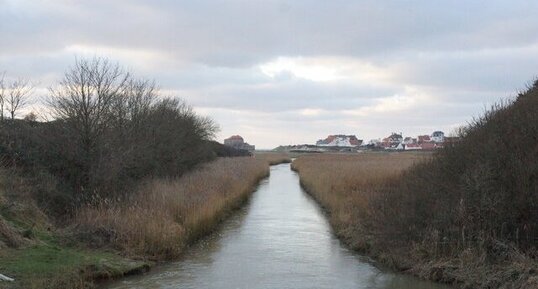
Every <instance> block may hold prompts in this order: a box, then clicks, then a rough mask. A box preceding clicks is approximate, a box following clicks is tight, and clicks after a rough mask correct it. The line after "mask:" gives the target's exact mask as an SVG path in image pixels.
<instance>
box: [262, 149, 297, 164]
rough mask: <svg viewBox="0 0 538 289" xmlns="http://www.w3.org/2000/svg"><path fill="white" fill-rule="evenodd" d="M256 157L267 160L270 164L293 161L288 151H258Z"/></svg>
mask: <svg viewBox="0 0 538 289" xmlns="http://www.w3.org/2000/svg"><path fill="white" fill-rule="evenodd" d="M254 157H255V158H256V159H258V160H263V161H265V162H267V163H268V164H269V165H270V166H272V165H278V164H283V163H291V158H290V156H289V155H288V154H286V153H277V152H256V153H255V154H254Z"/></svg>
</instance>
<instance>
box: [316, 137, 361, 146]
mask: <svg viewBox="0 0 538 289" xmlns="http://www.w3.org/2000/svg"><path fill="white" fill-rule="evenodd" d="M361 144H362V140H360V139H358V138H357V137H356V136H354V135H343V134H338V135H330V136H328V137H327V138H326V139H320V140H318V141H317V142H316V146H323V147H350V148H352V147H358V146H360V145H361Z"/></svg>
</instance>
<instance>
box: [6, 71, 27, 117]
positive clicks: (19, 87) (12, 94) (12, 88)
mask: <svg viewBox="0 0 538 289" xmlns="http://www.w3.org/2000/svg"><path fill="white" fill-rule="evenodd" d="M33 89H34V87H33V85H32V84H31V83H30V81H29V80H27V79H24V78H19V79H17V80H15V81H13V82H12V83H11V84H9V86H8V88H7V93H6V97H5V99H4V102H5V105H6V109H7V111H8V112H9V115H10V116H11V119H12V120H13V119H15V115H16V114H17V111H19V110H20V109H21V108H23V107H24V106H26V105H27V104H28V97H29V96H30V93H31V92H32V90H33Z"/></svg>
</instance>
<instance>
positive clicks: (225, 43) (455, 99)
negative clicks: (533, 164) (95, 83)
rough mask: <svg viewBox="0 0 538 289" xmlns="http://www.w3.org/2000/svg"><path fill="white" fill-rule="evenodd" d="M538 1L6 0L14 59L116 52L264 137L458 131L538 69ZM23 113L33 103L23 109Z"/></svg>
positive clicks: (141, 71) (0, 57) (0, 31)
mask: <svg viewBox="0 0 538 289" xmlns="http://www.w3.org/2000/svg"><path fill="white" fill-rule="evenodd" d="M537 13H538V1H431V0H428V1H379V0H373V1H351V0H349V1H338V0H331V1H328V0H309V1H301V0H293V1H291V0H290V1H272V0H263V1H261V0H230V1H205V0H196V1H166V0H159V1H155V0H154V1H133V0H114V1H109V0H106V1H105V0H103V1H100V0H92V1H82V0H81V1H74V0H72V1H69V0H51V1H39V0H0V35H1V40H0V71H6V74H7V75H8V76H9V77H27V78H30V79H31V80H32V81H34V82H35V83H38V88H37V89H36V90H35V94H36V95H35V97H34V99H35V101H34V104H33V106H32V107H31V108H29V109H33V110H41V109H42V108H41V106H40V105H39V103H38V101H39V99H41V98H42V97H43V96H44V95H45V94H46V93H47V92H46V88H47V87H49V86H51V85H53V84H55V83H57V82H58V81H59V80H60V78H61V76H62V74H63V73H64V71H65V70H66V69H67V67H68V66H69V65H71V64H72V63H73V62H74V60H75V57H86V56H87V57H92V56H95V55H97V56H106V57H108V58H110V59H112V60H114V61H117V62H119V63H120V64H121V65H123V66H125V67H127V68H128V69H129V70H131V71H133V72H134V74H135V75H137V76H140V77H146V78H152V79H155V80H156V81H157V83H159V84H160V87H161V89H162V91H163V92H164V93H166V94H167V95H174V96H178V97H181V98H183V99H185V100H186V101H187V102H188V103H189V104H190V105H192V106H193V107H194V108H195V110H196V111H197V112H198V113H200V114H203V115H208V116H210V117H212V118H213V119H214V120H215V121H216V122H217V123H218V124H219V126H220V129H221V130H220V132H219V134H218V136H217V140H219V141H222V140H223V139H224V138H226V137H228V136H230V135H232V134H240V135H242V136H243V137H244V138H245V140H246V141H248V142H250V143H252V144H255V145H257V147H258V148H273V147H275V146H277V145H279V144H297V143H313V142H315V141H316V140H317V139H320V138H324V137H326V136H327V135H328V134H339V133H342V134H355V135H357V137H358V138H360V139H364V140H370V139H372V138H379V137H385V136H387V135H389V134H390V133H391V132H393V131H394V132H403V133H404V135H406V136H416V135H418V134H425V133H427V134H429V133H431V132H432V131H434V130H443V131H445V132H447V133H449V132H450V131H451V130H453V129H454V128H456V127H458V126H460V125H464V124H465V123H466V122H467V121H469V120H471V119H472V117H475V116H479V115H480V114H481V113H482V112H483V111H484V109H485V108H486V107H487V105H488V104H491V103H493V102H496V101H498V100H500V99H502V98H505V97H511V96H512V97H513V96H514V95H515V94H516V92H517V91H518V90H522V89H524V88H525V85H526V84H528V83H529V82H530V81H532V80H533V79H534V78H535V77H536V76H538V17H537V16H536V15H537ZM21 116H22V115H21Z"/></svg>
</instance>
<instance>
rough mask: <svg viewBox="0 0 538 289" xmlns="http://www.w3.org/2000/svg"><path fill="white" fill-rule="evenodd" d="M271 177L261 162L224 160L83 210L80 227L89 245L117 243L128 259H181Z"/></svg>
mask: <svg viewBox="0 0 538 289" xmlns="http://www.w3.org/2000/svg"><path fill="white" fill-rule="evenodd" d="M268 173H269V172H268V166H267V165H266V163H265V162H264V161H261V160H257V159H254V158H250V157H241V158H221V159H218V160H216V161H214V162H212V163H209V164H207V165H205V166H203V167H202V168H200V169H197V170H195V171H192V172H190V173H188V174H186V175H184V176H182V177H181V178H179V179H153V180H149V181H146V182H144V183H143V184H142V185H141V186H140V187H139V189H138V191H137V192H136V193H135V194H134V195H133V197H132V198H130V199H129V200H127V201H124V202H113V203H111V202H102V203H101V204H100V205H99V206H96V207H86V208H83V209H81V210H80V211H79V212H78V214H77V216H76V219H75V228H76V231H77V232H81V234H84V235H83V236H82V237H84V238H85V239H86V240H87V241H88V242H90V243H93V244H94V245H97V246H103V245H107V244H112V245H113V246H114V247H115V248H116V249H119V250H120V251H122V252H125V253H126V254H128V255H143V256H145V257H149V258H152V259H166V258H173V257H177V256H178V254H180V253H181V252H182V250H183V249H184V247H185V246H187V245H189V244H191V243H192V242H193V241H195V240H197V239H198V238H200V237H201V236H203V235H205V234H207V233H209V232H210V231H212V230H213V229H214V228H215V226H216V225H217V224H218V223H219V222H220V221H221V220H222V219H223V218H224V217H225V216H226V215H227V214H228V213H229V212H230V211H231V210H233V209H234V208H237V207H238V206H240V205H241V204H242V203H243V202H244V201H245V200H246V199H247V198H248V196H249V195H250V193H251V192H252V191H253V190H254V188H255V186H256V185H257V183H258V181H259V180H260V179H262V178H263V177H265V176H267V174H268Z"/></svg>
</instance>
